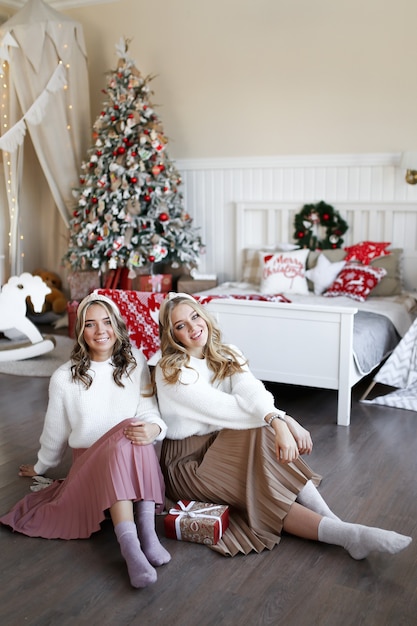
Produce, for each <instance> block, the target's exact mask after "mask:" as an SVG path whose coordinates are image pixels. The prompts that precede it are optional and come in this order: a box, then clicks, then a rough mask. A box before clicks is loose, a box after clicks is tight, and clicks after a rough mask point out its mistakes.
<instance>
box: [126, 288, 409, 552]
mask: <svg viewBox="0 0 417 626" xmlns="http://www.w3.org/2000/svg"><path fill="white" fill-rule="evenodd" d="M159 324H160V338H161V352H162V357H161V359H160V361H159V363H158V365H157V367H156V368H155V372H154V373H155V385H156V390H157V396H158V403H159V409H160V413H161V417H162V419H163V420H164V421H165V423H166V424H167V427H168V430H167V435H166V438H165V439H164V441H163V443H162V454H161V466H162V471H163V474H164V478H165V486H166V494H167V496H168V497H169V498H170V499H172V500H174V501H176V500H179V499H187V500H190V499H191V500H198V501H202V502H214V503H219V504H221V503H223V504H228V505H229V506H230V514H231V522H230V526H229V528H228V529H227V530H226V532H225V533H224V534H223V537H222V539H221V540H220V542H219V543H218V544H217V545H215V546H211V547H212V548H214V549H215V550H217V551H218V552H220V553H222V554H224V555H231V556H234V555H236V554H237V553H244V554H248V553H249V552H251V551H252V550H255V551H256V552H261V551H262V550H264V549H265V548H267V549H272V548H273V547H274V546H275V545H276V544H278V543H279V541H280V537H281V532H282V531H283V530H284V531H285V532H286V533H290V534H292V535H296V536H298V537H303V538H304V539H311V540H317V541H321V542H324V543H330V544H335V545H339V546H342V547H343V548H345V550H347V551H348V553H349V554H350V555H351V556H352V557H353V558H354V559H363V558H366V557H367V556H368V554H369V553H370V552H373V551H378V552H388V553H390V554H394V553H397V552H399V551H401V550H403V549H404V548H406V547H407V546H408V545H409V543H410V542H411V538H410V537H407V536H404V535H400V534H397V533H395V532H393V531H387V530H382V529H379V528H372V527H368V526H362V525H359V524H350V523H346V522H343V521H341V520H340V519H339V518H338V517H337V516H336V515H335V514H334V513H333V512H332V511H331V510H330V509H329V507H328V506H327V504H326V503H325V501H324V500H323V498H322V497H321V496H320V494H319V492H318V491H317V489H316V485H317V484H318V483H319V482H320V477H319V476H318V475H317V474H315V473H314V472H313V471H312V470H311V469H310V467H309V466H308V465H307V464H306V463H305V461H304V460H302V458H301V457H300V455H302V454H309V453H310V452H311V450H312V447H313V444H312V440H311V437H310V433H309V432H308V431H306V430H305V429H304V428H303V427H302V426H301V425H300V424H298V422H297V421H296V420H294V419H293V418H292V417H290V416H289V415H286V414H285V413H284V411H281V410H279V409H277V408H276V407H275V405H274V398H273V396H272V394H271V393H269V392H268V391H267V390H266V389H265V387H264V385H263V383H262V382H261V381H259V380H257V379H256V378H255V377H254V376H253V374H252V373H251V372H250V370H249V368H248V366H247V364H246V362H245V359H244V357H243V355H242V354H241V352H240V351H239V350H238V349H237V348H235V347H233V346H230V345H225V344H224V343H223V342H222V340H221V333H220V330H219V328H218V326H217V324H216V322H215V320H214V319H212V318H211V317H210V315H209V313H208V312H207V310H206V309H205V308H204V307H203V306H202V305H200V304H199V303H198V302H197V301H196V300H195V299H194V298H192V296H189V295H188V294H175V293H173V294H169V295H168V296H167V298H166V299H165V301H164V303H163V305H162V307H161V311H160V317H159ZM127 436H129V434H128V435H127Z"/></svg>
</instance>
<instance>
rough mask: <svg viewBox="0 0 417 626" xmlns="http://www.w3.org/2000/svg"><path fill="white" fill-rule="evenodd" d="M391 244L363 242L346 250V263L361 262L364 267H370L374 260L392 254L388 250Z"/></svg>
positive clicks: (385, 242)
mask: <svg viewBox="0 0 417 626" xmlns="http://www.w3.org/2000/svg"><path fill="white" fill-rule="evenodd" d="M390 245H391V244H390V242H389V241H388V242H387V241H383V242H376V241H361V243H357V244H355V245H354V246H348V247H347V248H345V250H346V258H345V260H346V261H359V262H360V263H363V264H364V265H369V264H370V262H371V261H372V260H373V259H377V258H378V257H380V256H386V255H388V254H390V251H389V250H387V248H388V246H390Z"/></svg>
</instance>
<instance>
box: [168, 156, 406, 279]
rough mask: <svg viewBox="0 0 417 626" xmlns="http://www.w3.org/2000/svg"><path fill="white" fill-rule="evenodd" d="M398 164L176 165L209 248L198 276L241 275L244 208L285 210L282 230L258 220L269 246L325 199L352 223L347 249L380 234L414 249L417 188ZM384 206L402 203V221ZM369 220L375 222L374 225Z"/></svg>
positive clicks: (353, 160) (368, 159) (289, 160)
mask: <svg viewBox="0 0 417 626" xmlns="http://www.w3.org/2000/svg"><path fill="white" fill-rule="evenodd" d="M399 158H400V155H399V154H360V155H317V156H289V157H270V158H269V157H259V158H246V157H242V158H241V159H237V158H233V159H200V160H183V161H181V160H179V161H178V162H177V167H178V168H179V170H180V172H181V175H182V179H183V182H184V189H183V191H184V202H185V208H186V210H187V211H188V213H189V214H190V215H191V216H192V217H193V223H194V225H195V226H196V227H199V228H200V229H201V235H202V238H203V241H204V242H205V244H206V246H207V250H206V254H205V255H203V256H202V259H201V265H200V271H201V272H202V273H213V274H217V276H218V279H219V281H224V280H234V279H236V278H237V277H238V275H239V270H240V268H238V267H237V263H236V259H235V250H236V237H238V236H239V224H236V223H235V214H236V211H235V207H236V203H239V202H241V203H248V202H256V203H257V204H258V205H259V203H268V202H274V203H276V202H280V203H281V202H282V204H283V205H288V211H289V213H288V214H287V215H286V216H285V214H284V218H283V219H284V222H285V225H284V224H281V226H280V229H278V230H277V225H276V224H274V223H273V220H274V219H276V216H273V215H271V216H270V217H269V218H268V219H269V221H268V220H266V221H265V215H264V214H263V213H262V216H258V217H256V216H255V215H254V216H253V219H254V225H253V232H254V238H256V233H257V231H258V229H264V230H267V231H268V233H271V234H270V235H269V236H270V238H271V243H276V242H277V241H276V237H277V236H278V235H280V236H281V238H280V239H279V241H282V240H283V239H284V238H285V239H287V240H289V239H291V235H292V222H291V219H293V215H294V213H296V212H298V210H300V209H301V208H302V206H303V205H304V204H307V203H316V202H319V201H320V200H323V201H324V202H327V203H328V204H331V205H332V206H333V207H334V208H335V209H336V210H338V211H339V212H340V213H341V214H342V215H343V217H345V219H346V220H347V222H348V224H349V230H348V232H347V233H346V236H345V241H346V243H347V244H349V243H355V242H357V241H360V240H361V239H362V238H363V237H362V234H364V233H369V232H375V233H377V234H378V236H379V239H380V240H390V241H391V240H395V245H397V246H401V247H404V248H410V249H416V248H417V245H416V237H417V232H416V224H415V215H414V213H413V211H415V209H416V207H417V185H416V186H413V185H408V184H407V183H406V182H405V180H404V176H405V171H404V170H402V169H400V168H399ZM361 202H363V203H364V204H365V205H366V206H367V209H366V211H364V213H363V214H362V213H361V211H360V210H358V206H359V205H360V203H361ZM387 203H390V204H391V205H398V212H399V214H398V219H395V220H393V223H386V222H384V217H383V215H384V213H383V212H379V211H378V205H380V204H382V205H385V204H387ZM349 205H351V206H352V207H354V209H349ZM371 205H372V206H371ZM370 208H372V210H370ZM409 209H410V210H409ZM395 210H396V209H395ZM401 212H402V213H401ZM400 213H401V215H400ZM288 219H289V220H290V221H289V222H288ZM256 220H263V222H262V223H258V222H257V221H256ZM367 220H372V224H371V226H370V225H369V224H368V223H367ZM277 233H278V235H277ZM263 240H264V241H265V239H264V238H263ZM254 243H256V242H255V241H254Z"/></svg>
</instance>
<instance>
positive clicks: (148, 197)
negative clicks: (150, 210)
mask: <svg viewBox="0 0 417 626" xmlns="http://www.w3.org/2000/svg"><path fill="white" fill-rule="evenodd" d="M143 199H144V200H145V202H149V200H150V199H151V196H150V195H149V194H146V195H144V196H143Z"/></svg>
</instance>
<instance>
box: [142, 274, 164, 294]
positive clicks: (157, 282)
mask: <svg viewBox="0 0 417 626" xmlns="http://www.w3.org/2000/svg"><path fill="white" fill-rule="evenodd" d="M138 283H139V288H138V287H137V284H138ZM135 287H136V289H137V291H153V292H156V293H166V292H168V291H171V290H172V274H142V275H141V276H137V278H136V284H135Z"/></svg>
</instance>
